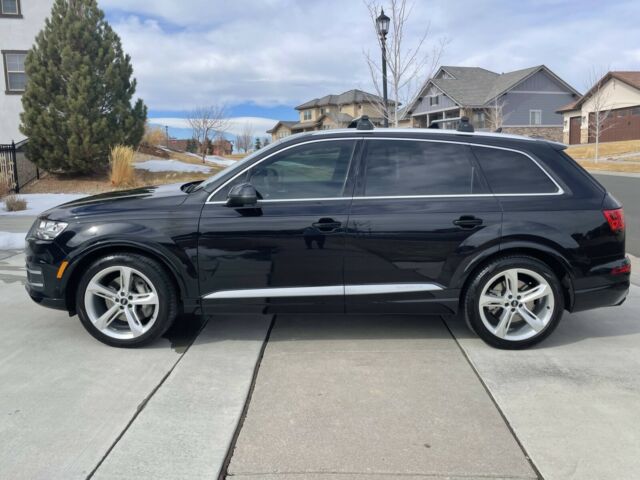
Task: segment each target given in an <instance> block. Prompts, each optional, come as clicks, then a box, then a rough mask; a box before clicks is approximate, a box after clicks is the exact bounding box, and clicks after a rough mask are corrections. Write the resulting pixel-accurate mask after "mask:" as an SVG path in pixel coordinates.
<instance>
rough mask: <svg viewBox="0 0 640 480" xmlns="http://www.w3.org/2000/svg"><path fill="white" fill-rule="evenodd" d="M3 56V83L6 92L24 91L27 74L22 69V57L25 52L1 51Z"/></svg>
mask: <svg viewBox="0 0 640 480" xmlns="http://www.w3.org/2000/svg"><path fill="white" fill-rule="evenodd" d="M2 56H3V57H4V73H5V83H6V85H7V91H8V92H24V89H25V86H26V84H27V74H26V73H25V71H24V59H25V58H26V57H27V52H2Z"/></svg>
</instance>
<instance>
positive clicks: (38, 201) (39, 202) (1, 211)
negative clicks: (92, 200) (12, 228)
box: [0, 193, 86, 216]
mask: <svg viewBox="0 0 640 480" xmlns="http://www.w3.org/2000/svg"><path fill="white" fill-rule="evenodd" d="M17 197H18V198H22V199H23V200H25V201H26V202H27V208H26V210H20V211H18V212H7V207H6V205H5V203H4V201H2V202H1V205H0V215H31V216H36V215H40V214H41V213H42V212H44V211H45V210H49V209H50V208H53V207H57V206H58V205H61V204H63V203H67V202H72V201H73V200H78V199H79V198H82V197H86V195H85V194H82V193H25V194H24V195H23V194H19V195H17Z"/></svg>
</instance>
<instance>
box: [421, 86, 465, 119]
mask: <svg viewBox="0 0 640 480" xmlns="http://www.w3.org/2000/svg"><path fill="white" fill-rule="evenodd" d="M436 93H437V94H439V95H440V98H439V100H438V101H439V103H438V105H433V106H431V105H429V95H432V94H436ZM456 106H457V105H456V103H455V102H454V101H453V100H451V99H450V98H449V97H447V96H445V95H443V94H442V92H441V91H440V90H438V89H437V88H434V87H431V88H430V89H429V90H428V91H427V93H426V94H425V95H424V97H423V98H422V100H420V102H419V103H418V104H417V106H416V108H415V109H414V111H413V115H418V114H425V113H429V112H437V111H440V110H444V109H447V108H454V107H456Z"/></svg>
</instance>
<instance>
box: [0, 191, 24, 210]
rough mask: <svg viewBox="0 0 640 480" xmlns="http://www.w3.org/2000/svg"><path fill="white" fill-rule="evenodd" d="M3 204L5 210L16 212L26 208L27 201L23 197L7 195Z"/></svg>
mask: <svg viewBox="0 0 640 480" xmlns="http://www.w3.org/2000/svg"><path fill="white" fill-rule="evenodd" d="M4 204H5V207H6V209H7V212H18V211H20V210H26V209H27V201H26V200H25V199H24V198H20V197H17V196H15V195H9V196H8V197H7V198H5V199H4Z"/></svg>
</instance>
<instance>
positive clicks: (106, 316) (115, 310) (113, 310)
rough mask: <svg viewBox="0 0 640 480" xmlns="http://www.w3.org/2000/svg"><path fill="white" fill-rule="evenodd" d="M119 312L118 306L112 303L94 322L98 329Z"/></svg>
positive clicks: (104, 326)
mask: <svg viewBox="0 0 640 480" xmlns="http://www.w3.org/2000/svg"><path fill="white" fill-rule="evenodd" d="M119 314H120V306H119V305H118V304H113V306H112V307H111V308H109V309H108V310H107V311H106V312H104V313H103V314H102V315H100V316H99V317H98V318H97V319H96V321H95V322H93V323H94V325H95V326H96V328H97V329H98V330H104V329H105V328H107V327H108V326H109V324H111V322H112V321H113V320H114V319H115V318H116V317H117V316H118V315H119Z"/></svg>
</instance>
